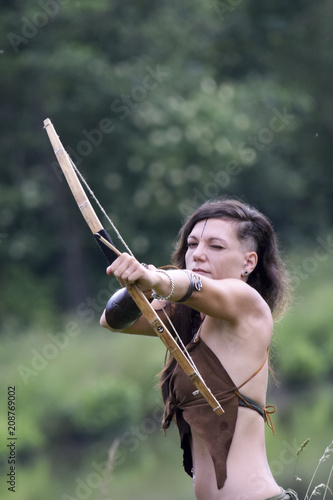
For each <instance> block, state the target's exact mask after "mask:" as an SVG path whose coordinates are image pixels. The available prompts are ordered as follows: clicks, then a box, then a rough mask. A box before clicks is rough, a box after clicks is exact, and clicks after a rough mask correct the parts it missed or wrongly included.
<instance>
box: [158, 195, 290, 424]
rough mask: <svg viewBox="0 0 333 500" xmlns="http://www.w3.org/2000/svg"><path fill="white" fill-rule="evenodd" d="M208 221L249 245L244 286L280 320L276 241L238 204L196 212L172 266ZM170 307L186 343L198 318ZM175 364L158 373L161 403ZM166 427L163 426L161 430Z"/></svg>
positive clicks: (281, 273) (224, 202) (284, 299)
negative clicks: (231, 228)
mask: <svg viewBox="0 0 333 500" xmlns="http://www.w3.org/2000/svg"><path fill="white" fill-rule="evenodd" d="M211 218H215V219H216V218H217V219H223V220H228V221H232V222H234V223H235V224H236V231H237V236H238V239H239V241H240V242H241V243H247V244H248V245H251V247H252V248H251V250H253V251H255V252H257V255H258V263H257V266H256V267H255V269H254V270H253V271H252V272H251V274H250V275H249V278H248V280H247V283H248V284H249V285H250V286H252V287H253V288H255V289H256V290H257V291H258V292H259V293H260V295H261V296H262V297H263V299H264V300H265V301H266V302H267V304H268V305H269V307H270V309H271V311H272V314H273V315H274V316H275V317H277V316H281V315H282V313H283V311H284V310H285V308H286V306H287V304H288V302H289V297H290V286H289V283H290V282H289V277H288V273H287V272H286V270H285V267H284V265H283V262H282V260H281V258H280V254H279V248H278V242H277V237H276V235H275V232H274V229H273V227H272V224H271V223H270V221H269V220H268V218H267V217H265V216H264V215H263V214H262V213H260V212H259V211H258V210H257V209H255V208H253V207H251V206H249V205H247V204H245V203H243V202H241V201H238V200H234V199H217V200H212V201H207V202H206V203H204V204H203V205H201V206H200V207H199V208H198V209H196V210H195V212H194V213H193V214H192V215H190V216H189V217H188V218H187V219H186V221H185V223H184V224H183V226H182V228H181V229H180V231H179V234H178V239H177V241H176V245H175V250H174V252H173V255H172V263H173V264H174V265H175V266H177V267H178V268H180V269H184V268H185V255H186V252H187V248H188V246H187V239H188V236H189V234H190V233H191V231H192V229H193V227H194V226H195V225H196V224H197V223H198V222H199V221H201V220H205V219H211ZM170 307H171V308H172V318H173V324H174V326H175V328H176V329H177V331H178V332H179V334H180V336H181V338H182V340H183V342H184V343H188V342H190V340H191V338H192V336H193V334H194V331H195V330H196V328H197V326H198V324H200V314H199V313H198V312H197V311H194V310H193V309H191V308H190V307H188V306H186V305H182V304H172V305H171V306H170ZM175 364H176V363H175V360H174V359H173V358H172V357H171V358H170V359H169V362H168V363H167V364H166V366H165V368H164V370H163V371H162V373H161V387H162V394H163V397H164V401H165V402H166V401H167V400H168V393H169V384H168V383H169V379H170V376H171V374H172V372H173V369H174V367H175ZM168 424H169V423H166V422H163V426H164V427H167V426H168Z"/></svg>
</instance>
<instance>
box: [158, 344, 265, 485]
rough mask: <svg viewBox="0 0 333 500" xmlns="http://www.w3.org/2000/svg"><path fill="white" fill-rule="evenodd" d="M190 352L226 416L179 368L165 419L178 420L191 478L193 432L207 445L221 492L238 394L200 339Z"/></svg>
mask: <svg viewBox="0 0 333 500" xmlns="http://www.w3.org/2000/svg"><path fill="white" fill-rule="evenodd" d="M187 350H188V352H189V353H190V355H191V357H192V359H193V361H194V363H195V364H196V366H197V368H198V370H199V372H200V373H201V375H202V377H203V379H204V381H205V382H206V384H207V386H208V387H209V388H210V389H211V391H212V393H213V394H214V396H215V397H216V399H217V400H218V401H219V403H221V405H222V407H223V409H224V411H225V413H224V414H223V415H217V414H216V413H214V411H213V410H212V408H211V407H210V406H209V405H208V404H207V402H206V401H205V399H204V398H203V397H202V396H201V394H200V393H198V391H196V387H195V386H194V384H193V383H192V382H191V380H190V379H189V377H188V376H187V375H186V374H185V373H184V371H183V370H182V368H180V367H179V365H178V364H177V365H176V367H175V369H174V372H173V374H172V376H171V379H170V386H169V387H170V400H169V401H168V402H167V404H166V407H165V413H164V419H165V420H166V421H170V420H171V419H172V418H173V417H174V416H175V418H176V423H177V426H178V430H179V434H180V440H181V447H182V449H183V451H184V455H183V465H184V469H185V471H186V472H187V473H188V474H189V475H190V476H192V468H193V462H192V453H191V429H193V430H195V432H196V433H197V434H198V435H199V436H200V437H201V438H202V439H203V440H204V441H205V443H206V445H207V448H208V450H209V453H210V455H211V457H212V460H213V463H214V468H215V474H216V481H217V487H218V489H221V488H222V487H223V485H224V482H225V480H226V477H227V469H226V464H227V457H228V452H229V449H230V446H231V442H232V438H233V435H234V430H235V426H236V420H237V412H238V401H239V400H238V394H239V393H238V392H237V387H236V385H235V384H234V382H233V381H232V379H231V378H230V376H229V374H228V373H227V371H226V370H225V368H224V367H223V365H222V364H221V362H220V360H219V359H218V358H217V356H216V355H215V354H214V353H213V351H212V350H211V349H210V348H209V347H208V346H207V345H206V344H205V342H203V341H202V339H201V338H200V337H199V338H198V339H197V340H196V341H195V342H191V343H190V344H188V345H187ZM264 364H265V363H264ZM262 366H264V365H262ZM258 371H259V370H258ZM258 371H257V372H256V373H258ZM256 373H255V374H256ZM255 374H254V375H255ZM254 375H253V376H254ZM250 378H252V377H250ZM242 385H244V384H242ZM257 404H258V403H257ZM249 407H251V406H250V405H249Z"/></svg>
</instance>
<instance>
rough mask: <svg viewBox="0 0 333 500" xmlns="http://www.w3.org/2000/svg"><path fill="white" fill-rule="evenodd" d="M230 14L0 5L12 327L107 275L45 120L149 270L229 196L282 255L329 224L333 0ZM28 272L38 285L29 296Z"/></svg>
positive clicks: (5, 274)
mask: <svg viewBox="0 0 333 500" xmlns="http://www.w3.org/2000/svg"><path fill="white" fill-rule="evenodd" d="M228 5H229V4H228V3H220V2H215V1H213V0H212V1H210V2H198V1H194V2H193V1H189V0H188V1H185V2H183V3H182V4H181V5H179V3H177V2H168V3H165V2H162V1H157V2H155V3H154V4H151V2H147V1H140V2H135V3H133V2H128V1H124V2H117V1H115V0H114V1H112V2H105V1H104V0H100V1H96V2H91V1H88V0H87V1H80V2H74V3H73V2H58V1H57V0H53V1H50V2H47V1H46V0H45V2H44V1H43V0H42V1H41V2H37V3H36V2H34V1H28V2H14V1H12V2H6V4H5V5H4V6H3V12H2V16H1V21H0V33H1V34H2V40H3V46H2V52H1V54H0V57H1V62H2V66H3V68H4V71H3V73H2V74H3V87H2V96H3V100H2V104H1V111H2V115H3V116H6V121H5V122H3V124H2V125H1V134H0V150H1V152H2V156H3V157H4V158H6V162H5V163H3V166H2V167H1V169H0V175H1V188H0V213H1V217H0V237H1V239H0V242H1V244H0V256H1V259H2V261H6V267H5V268H4V267H3V268H2V269H1V271H0V273H1V274H0V275H1V282H2V291H3V296H2V301H1V302H2V309H1V311H0V312H1V317H2V324H3V330H4V329H7V330H10V328H11V325H12V324H13V323H14V322H17V321H18V318H21V323H22V324H27V323H30V324H34V323H36V320H37V322H38V321H39V317H38V315H37V317H36V314H35V311H36V309H38V310H41V309H44V310H48V314H49V316H50V315H52V314H54V310H58V311H59V310H69V309H74V308H76V307H77V306H78V304H80V303H81V302H82V301H84V300H85V299H86V298H87V297H88V296H89V290H91V289H92V287H93V288H97V289H98V288H99V287H100V283H101V280H102V276H103V263H102V262H99V261H98V257H97V256H96V250H95V247H94V244H93V242H92V241H90V240H89V232H88V230H87V229H86V228H85V227H84V223H83V222H82V221H81V219H80V215H79V214H78V213H77V209H76V207H75V204H74V202H73V201H72V200H71V195H70V194H69V192H68V188H67V186H66V185H65V182H64V180H63V178H62V175H61V174H60V171H59V168H58V166H57V163H56V161H55V159H54V156H53V151H52V150H51V148H50V144H49V143H48V140H47V137H46V134H45V133H44V132H43V130H42V122H43V119H45V118H46V117H50V118H51V119H52V121H53V123H54V125H55V127H56V130H57V131H58V133H59V134H60V136H61V139H62V140H63V142H64V145H65V147H66V148H67V149H68V151H69V153H70V154H71V156H72V158H73V160H74V161H75V163H76V164H77V166H78V167H79V168H80V169H81V170H82V171H83V173H84V175H86V176H87V178H88V181H89V183H90V184H91V185H92V187H93V189H94V191H95V192H96V193H97V195H98V197H99V198H100V199H101V201H102V203H103V204H104V205H105V207H106V209H107V211H108V212H109V213H110V214H111V216H112V217H113V218H114V220H115V222H116V223H117V224H118V226H119V227H120V229H121V231H122V233H124V236H125V239H126V240H127V241H128V242H129V244H130V246H131V247H132V248H133V250H134V252H135V254H136V255H138V257H139V258H140V259H142V260H145V261H151V262H154V263H155V264H158V265H161V264H164V263H167V262H168V260H169V255H170V251H171V248H172V244H173V241H174V239H175V236H176V234H177V231H178V228H179V225H180V222H181V219H182V218H183V217H184V216H185V215H186V214H187V213H188V212H189V211H190V210H192V209H193V208H195V206H197V205H198V204H199V203H201V202H202V201H204V200H206V199H207V198H210V197H214V196H217V195H222V194H228V195H231V196H237V197H242V198H243V199H245V200H246V201H248V202H250V203H253V204H255V205H256V206H258V207H259V208H260V209H261V210H262V211H263V212H265V213H266V214H267V215H268V216H269V217H270V218H271V219H272V220H273V223H274V225H275V226H276V228H277V230H278V232H279V234H280V235H281V238H282V239H283V241H284V242H285V245H288V246H289V245H291V244H293V243H294V242H295V241H298V242H301V241H302V242H305V243H306V244H309V242H311V240H313V239H315V238H316V237H317V236H318V234H321V233H327V232H328V231H329V230H330V228H331V226H332V211H331V197H332V176H331V175H330V167H329V165H330V158H331V156H332V151H331V141H330V134H331V132H330V131H331V116H332V113H331V111H330V110H331V108H332V103H331V100H332V98H331V94H330V92H329V91H328V89H330V79H329V76H328V75H331V73H332V72H330V71H329V68H330V66H331V65H332V56H331V52H330V51H329V46H330V40H331V37H332V34H331V30H330V26H331V22H330V21H331V15H332V13H331V9H330V4H329V2H328V1H326V2H321V3H320V5H319V4H318V5H317V4H313V3H312V2H308V1H306V0H299V1H298V2H293V4H290V2H280V3H279V5H272V6H270V5H269V6H268V5H267V3H265V2H263V1H260V2H257V1H254V0H252V1H249V2H246V3H245V2H244V3H243V2H238V5H237V6H232V5H229V7H228ZM309 26H310V27H309ZM326 90H327V91H326ZM309 199H313V203H312V204H311V207H309ZM162 225H163V234H161V232H160V228H161V227H162ZM157 234H159V235H160V237H159V238H156V235H157ZM46 235H47V237H46ZM17 270H19V273H18V272H17ZM19 274H22V276H23V279H24V281H29V282H30V286H31V287H34V288H37V289H38V288H39V289H40V290H37V291H34V292H33V293H27V294H26V295H25V298H24V300H23V299H22V300H17V299H16V296H15V292H14V291H13V290H19V291H21V290H22V293H23V290H24V288H23V289H22V283H21V282H22V280H20V278H19V276H18V275H19ZM34 283H36V284H34ZM37 283H38V284H37ZM13 304H15V310H14V309H13Z"/></svg>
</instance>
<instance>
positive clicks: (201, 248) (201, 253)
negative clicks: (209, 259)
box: [192, 242, 206, 261]
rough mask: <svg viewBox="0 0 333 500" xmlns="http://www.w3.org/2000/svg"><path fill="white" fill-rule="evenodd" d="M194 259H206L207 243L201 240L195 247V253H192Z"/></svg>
mask: <svg viewBox="0 0 333 500" xmlns="http://www.w3.org/2000/svg"><path fill="white" fill-rule="evenodd" d="M192 257H193V260H195V261H197V260H206V251H205V245H204V243H203V242H200V243H199V244H198V245H197V247H196V248H195V250H194V252H193V254H192Z"/></svg>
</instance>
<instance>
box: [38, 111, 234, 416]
mask: <svg viewBox="0 0 333 500" xmlns="http://www.w3.org/2000/svg"><path fill="white" fill-rule="evenodd" d="M44 128H45V129H46V132H47V134H48V136H49V139H50V142H51V144H52V147H53V149H54V152H55V155H56V157H57V160H58V162H59V165H60V167H61V170H62V172H63V174H64V176H65V178H66V180H67V183H68V185H69V187H70V189H71V191H72V194H73V196H74V198H75V200H76V202H77V204H78V206H79V209H80V211H81V213H82V215H83V217H84V219H85V221H86V222H87V224H88V226H89V228H90V230H91V231H92V233H93V234H94V236H95V238H96V240H97V242H98V243H99V245H100V247H101V249H102V250H103V252H104V254H105V255H106V257H107V259H108V261H109V263H112V262H113V261H114V260H115V259H116V258H117V256H118V255H120V254H121V252H119V250H118V249H117V248H116V247H115V246H114V245H113V242H112V240H111V238H110V236H109V235H108V233H107V232H106V231H105V229H104V228H103V226H102V223H101V222H100V220H99V218H98V217H97V215H96V213H95V210H94V209H93V207H92V205H91V203H90V201H89V199H88V197H87V195H86V193H85V191H84V189H83V187H82V185H81V182H80V180H79V178H78V176H77V174H76V172H75V170H74V168H73V165H72V162H71V160H70V158H69V156H68V154H67V153H66V151H65V149H64V147H63V145H62V143H61V141H60V139H59V137H58V135H57V133H56V131H55V129H54V127H53V125H52V123H51V121H50V120H49V119H48V118H47V119H46V120H44ZM128 292H129V293H130V295H131V297H132V298H133V300H134V302H135V303H136V304H137V306H138V307H139V309H140V310H141V312H142V314H143V315H144V317H145V318H146V319H147V321H148V323H149V324H150V325H151V327H152V328H153V330H154V332H155V333H156V335H157V336H158V337H159V338H160V339H161V340H162V342H163V343H164V345H165V346H166V347H167V349H168V350H169V351H170V353H171V354H172V355H173V357H174V358H175V359H176V361H177V362H178V364H179V365H180V366H181V367H182V369H183V370H184V372H185V373H186V375H188V376H189V377H190V379H191V380H192V382H193V384H194V385H195V386H196V388H197V389H198V390H199V392H200V393H201V394H202V396H203V397H204V398H205V399H206V401H207V402H208V403H209V405H210V406H211V407H212V408H213V410H214V411H215V412H216V413H217V414H218V415H221V414H222V413H223V412H224V410H223V408H222V407H221V405H220V403H219V402H218V401H217V399H216V398H215V396H214V395H213V394H212V392H211V391H210V389H209V388H208V387H207V385H206V384H205V382H204V380H203V379H202V377H201V375H200V373H199V372H198V370H197V369H196V367H195V365H194V363H193V361H192V360H190V359H189V358H188V357H187V356H186V355H185V354H184V352H183V351H182V350H181V349H180V347H179V346H178V344H177V342H176V340H175V339H174V338H173V336H172V335H171V333H170V332H169V330H168V329H167V328H166V326H165V325H164V324H163V322H162V321H161V320H160V318H159V316H158V315H157V313H156V311H155V309H153V307H152V306H151V304H150V303H149V301H148V299H147V298H146V296H145V295H144V293H143V292H142V291H141V290H140V289H139V288H138V287H137V286H136V285H135V286H133V287H131V289H130V290H128Z"/></svg>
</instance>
